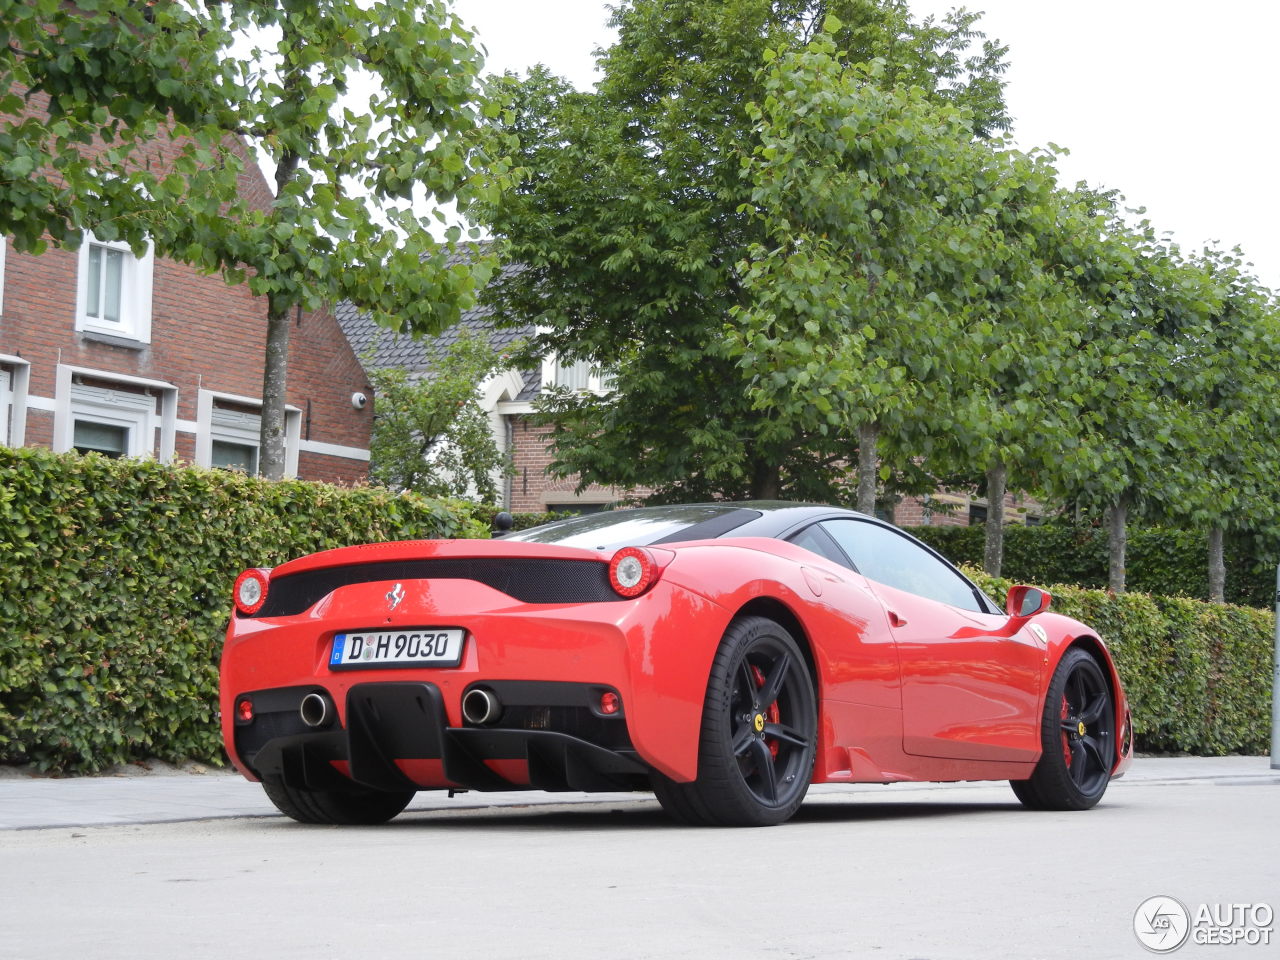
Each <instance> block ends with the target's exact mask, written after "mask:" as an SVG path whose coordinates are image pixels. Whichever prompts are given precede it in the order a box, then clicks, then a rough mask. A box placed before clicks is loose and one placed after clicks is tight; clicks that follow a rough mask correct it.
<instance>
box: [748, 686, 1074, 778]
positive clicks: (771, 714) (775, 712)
mask: <svg viewBox="0 0 1280 960" xmlns="http://www.w3.org/2000/svg"><path fill="white" fill-rule="evenodd" d="M751 675H752V676H753V677H755V678H756V687H757V688H760V687H763V686H764V672H763V671H762V670H761V669H760V668H759V667H757V666H756V665H755V664H754V663H753V664H751ZM1063 702H1064V703H1065V702H1066V698H1065V697H1064V698H1063ZM764 718H765V719H766V720H768V721H769V722H770V723H779V722H780V721H781V720H782V711H781V710H779V709H778V701H777V700H775V701H773V703H771V704H769V709H768V710H766V711H765V712H764ZM765 745H766V746H768V748H769V752H770V753H771V754H773V756H774V759H777V756H778V741H777V740H774V739H772V738H770V739H768V740H766V741H765Z"/></svg>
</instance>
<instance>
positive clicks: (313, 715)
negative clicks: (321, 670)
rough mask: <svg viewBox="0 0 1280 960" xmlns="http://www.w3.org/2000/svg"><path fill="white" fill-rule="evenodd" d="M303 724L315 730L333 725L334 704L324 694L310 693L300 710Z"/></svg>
mask: <svg viewBox="0 0 1280 960" xmlns="http://www.w3.org/2000/svg"><path fill="white" fill-rule="evenodd" d="M298 715H299V716H300V717H302V722H303V723H305V724H306V725H307V726H308V727H311V728H312V729H313V730H315V729H319V728H320V727H327V726H329V724H331V723H333V702H332V701H331V700H330V699H329V698H328V697H327V696H325V695H324V694H323V693H314V692H313V693H308V694H307V695H306V696H305V697H303V698H302V706H300V707H299V708H298Z"/></svg>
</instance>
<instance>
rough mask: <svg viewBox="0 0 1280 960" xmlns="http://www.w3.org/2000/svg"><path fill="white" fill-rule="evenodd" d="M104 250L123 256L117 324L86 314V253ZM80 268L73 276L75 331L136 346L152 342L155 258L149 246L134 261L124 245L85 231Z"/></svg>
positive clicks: (87, 282)
mask: <svg viewBox="0 0 1280 960" xmlns="http://www.w3.org/2000/svg"><path fill="white" fill-rule="evenodd" d="M94 246H98V247H104V248H106V249H108V250H119V251H122V252H123V253H124V255H125V256H124V262H123V264H122V265H121V269H120V322H119V323H111V322H109V321H107V320H102V319H100V318H98V317H90V316H88V315H87V314H86V311H87V310H88V309H89V251H90V249H91V248H92V247H94ZM79 263H80V265H79V268H78V272H77V274H76V330H77V331H81V332H84V333H97V334H103V335H105V336H110V337H120V338H121V339H124V340H135V341H137V342H138V343H150V342H151V293H152V285H153V279H154V272H155V254H154V248H153V247H152V245H151V244H147V252H146V253H145V254H143V255H142V256H141V257H135V256H134V255H133V251H132V250H131V249H130V247H129V245H128V244H127V243H122V242H118V241H111V242H107V241H105V240H99V239H98V238H97V237H95V236H94V235H93V233H92V231H89V230H86V231H85V233H84V238H83V240H82V241H81V243H80V261H79Z"/></svg>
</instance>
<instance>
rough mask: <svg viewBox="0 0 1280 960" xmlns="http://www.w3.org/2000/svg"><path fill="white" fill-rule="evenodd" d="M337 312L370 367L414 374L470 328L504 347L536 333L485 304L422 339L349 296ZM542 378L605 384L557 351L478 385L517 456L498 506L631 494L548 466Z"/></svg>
mask: <svg viewBox="0 0 1280 960" xmlns="http://www.w3.org/2000/svg"><path fill="white" fill-rule="evenodd" d="M335 313H336V314H337V317H338V322H339V324H341V326H342V329H343V332H344V333H346V335H347V339H348V340H349V341H350V342H351V346H352V347H353V348H354V350H355V352H356V354H357V355H358V356H359V357H360V358H361V361H362V362H363V363H365V364H366V366H367V367H368V368H369V369H371V370H373V369H383V368H392V367H398V368H401V369H405V370H408V371H410V372H411V373H415V374H424V375H425V374H429V373H430V371H431V369H432V368H433V366H434V365H435V364H436V363H437V362H438V358H439V357H440V356H441V355H442V354H443V352H444V351H445V350H447V349H448V346H449V345H450V344H451V343H453V342H454V341H455V340H456V339H457V338H458V336H459V334H460V333H461V332H462V331H464V330H465V331H468V332H470V333H473V334H476V335H479V336H483V337H485V338H487V339H488V341H489V343H490V345H491V346H492V347H493V349H494V350H495V351H502V350H504V349H506V348H508V347H509V346H511V345H512V344H514V343H516V342H517V341H520V340H525V339H528V338H529V337H530V336H531V335H532V334H533V328H532V327H528V328H519V329H496V328H494V327H493V325H492V324H491V323H490V322H489V319H488V311H487V310H486V309H484V308H479V307H477V308H474V309H472V310H469V311H467V312H466V313H464V314H463V318H462V321H461V322H460V323H459V324H458V325H457V326H455V327H452V328H450V329H449V330H446V331H445V332H444V333H443V334H441V335H440V336H439V337H434V338H431V337H428V338H423V339H414V338H412V337H409V336H407V335H401V334H397V333H395V332H393V331H390V330H386V329H383V328H381V327H378V326H376V325H375V324H374V323H373V322H372V321H371V320H370V319H369V318H368V317H367V316H364V315H362V314H361V313H360V312H359V311H358V310H356V309H355V307H353V306H352V305H351V304H349V303H342V304H339V305H338V307H337V309H336V310H335ZM543 384H557V385H559V386H565V387H570V388H572V389H582V390H599V389H600V386H601V385H600V378H599V377H598V376H597V375H596V374H595V373H594V372H593V371H592V370H591V369H590V366H589V364H585V363H565V364H561V363H558V362H557V361H556V358H555V357H548V358H546V359H544V360H543V362H542V364H541V366H540V368H538V369H536V370H529V371H524V372H521V371H515V370H507V371H500V372H498V373H496V374H494V375H493V376H491V377H489V378H488V379H487V380H486V381H485V382H484V383H481V384H480V385H479V392H480V399H481V404H482V406H483V408H484V409H485V410H486V411H487V412H488V414H489V423H490V429H491V430H492V431H493V436H494V440H495V441H496V442H497V445H498V449H499V450H501V451H503V452H504V453H507V454H508V455H509V456H510V458H511V463H512V465H513V467H514V468H515V472H514V474H513V475H512V476H508V477H505V478H503V482H502V483H501V484H500V486H499V490H500V491H501V493H500V499H501V503H500V504H499V506H500V507H502V508H503V509H505V510H511V511H514V512H518V513H525V512H532V513H541V512H543V511H546V510H557V511H559V510H563V511H572V512H590V511H593V510H601V509H604V508H605V507H606V506H609V505H610V504H613V503H616V502H617V501H619V500H621V499H622V498H624V497H625V496H626V495H627V494H626V491H623V490H619V489H616V488H612V487H600V486H591V487H588V488H587V489H586V490H584V491H582V492H581V493H577V492H575V490H574V488H575V487H576V486H577V481H576V480H575V479H573V478H571V477H570V478H561V477H552V476H550V475H549V474H548V473H547V466H548V464H550V462H551V455H550V453H549V452H548V451H547V436H548V434H549V433H550V432H551V428H550V427H542V426H535V425H534V424H533V423H532V422H531V421H530V415H531V414H532V413H533V402H534V400H535V399H536V398H537V396H538V393H539V392H540V391H541V389H542V385H543Z"/></svg>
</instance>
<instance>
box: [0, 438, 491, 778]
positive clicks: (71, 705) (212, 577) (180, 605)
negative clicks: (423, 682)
mask: <svg viewBox="0 0 1280 960" xmlns="http://www.w3.org/2000/svg"><path fill="white" fill-rule="evenodd" d="M469 511H470V508H469V506H467V505H463V504H456V503H447V502H435V501H428V500H425V499H422V498H420V497H416V496H397V495H394V494H391V493H388V492H387V491H383V490H375V489H372V488H357V489H346V488H339V487H334V486H328V485H325V484H317V483H306V482H301V481H286V482H283V483H269V482H266V481H262V480H257V479H254V478H251V477H245V476H243V475H241V474H237V473H231V472H228V471H223V470H200V469H194V468H174V467H166V466H164V465H161V464H158V463H155V462H149V461H137V460H107V459H104V458H102V457H99V456H97V455H90V456H87V457H80V456H78V455H75V454H69V455H54V454H51V453H48V452H47V451H42V450H36V449H30V448H29V449H24V450H10V449H4V448H0V564H2V568H3V580H2V582H0V761H3V762H31V763H34V764H36V765H37V766H38V767H40V768H43V769H66V770H77V771H91V770H96V769H100V768H102V767H104V766H108V765H110V764H115V763H122V762H127V761H130V760H134V759H139V758H142V757H147V756H155V757H159V758H161V759H166V760H178V759H183V758H191V759H198V760H204V761H211V762H221V758H222V748H221V743H220V739H219V731H218V728H217V724H216V723H215V722H214V718H215V713H216V710H217V685H218V666H217V665H218V657H219V653H220V650H221V644H222V634H223V631H224V630H225V627H226V622H227V618H228V615H229V612H230V598H231V584H232V582H233V580H234V579H235V577H236V574H238V573H239V572H240V570H242V569H243V568H245V567H247V566H258V565H262V566H272V565H275V564H277V563H281V562H283V561H284V560H287V559H289V558H291V557H296V556H300V555H302V554H306V553H310V552H313V551H315V550H322V549H326V548H328V547H334V546H341V545H344V544H350V543H357V542H363V541H371V540H392V539H405V538H417V537H448V536H458V535H470V536H480V537H485V536H488V530H487V529H485V528H484V527H482V526H481V525H479V524H477V523H476V522H475V521H474V520H472V519H470V513H469Z"/></svg>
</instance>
